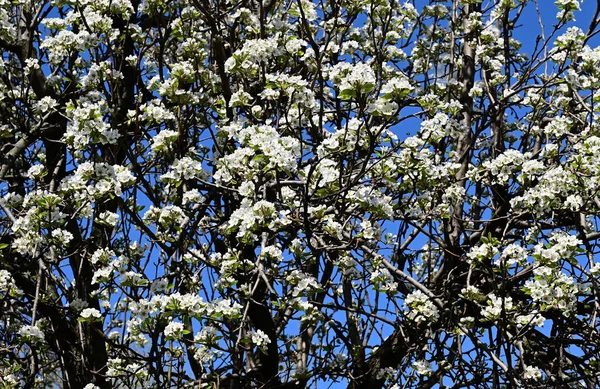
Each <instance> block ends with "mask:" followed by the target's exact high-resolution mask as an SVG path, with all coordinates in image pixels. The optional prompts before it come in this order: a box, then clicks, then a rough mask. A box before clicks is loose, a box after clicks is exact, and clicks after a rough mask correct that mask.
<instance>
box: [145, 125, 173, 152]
mask: <svg viewBox="0 0 600 389" xmlns="http://www.w3.org/2000/svg"><path fill="white" fill-rule="evenodd" d="M178 138H179V133H178V132H177V131H172V130H162V131H160V132H158V134H156V135H155V136H154V137H153V138H152V143H151V145H150V147H151V148H152V151H154V152H155V153H156V154H160V153H167V152H168V151H169V150H170V148H171V145H173V144H174V143H175V142H176V141H177V139H178Z"/></svg>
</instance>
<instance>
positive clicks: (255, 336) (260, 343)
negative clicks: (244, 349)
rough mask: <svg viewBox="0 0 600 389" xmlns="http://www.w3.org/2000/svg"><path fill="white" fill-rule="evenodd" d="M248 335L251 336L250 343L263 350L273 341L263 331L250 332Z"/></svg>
mask: <svg viewBox="0 0 600 389" xmlns="http://www.w3.org/2000/svg"><path fill="white" fill-rule="evenodd" d="M248 335H250V341H251V342H252V344H253V345H255V346H257V347H261V348H262V347H265V346H267V345H268V344H270V343H271V339H269V336H268V335H267V334H265V333H264V332H263V331H261V330H256V331H250V332H249V333H248Z"/></svg>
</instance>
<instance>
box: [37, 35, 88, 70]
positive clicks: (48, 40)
mask: <svg viewBox="0 0 600 389" xmlns="http://www.w3.org/2000/svg"><path fill="white" fill-rule="evenodd" d="M94 40H95V37H94V36H93V35H91V34H90V33H89V32H88V31H86V30H84V29H82V30H81V31H79V32H77V33H75V32H73V31H71V30H62V31H60V32H59V33H58V34H56V35H55V36H52V35H50V34H48V35H46V37H45V38H44V40H43V41H42V44H41V45H40V47H41V48H42V49H47V50H48V57H49V59H50V62H51V63H52V64H59V63H60V62H61V61H62V60H64V59H65V58H66V57H68V56H69V55H71V54H73V53H76V52H79V51H83V50H85V48H86V47H89V46H90V45H91V44H92V43H93V41H94Z"/></svg>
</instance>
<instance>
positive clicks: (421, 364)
mask: <svg viewBox="0 0 600 389" xmlns="http://www.w3.org/2000/svg"><path fill="white" fill-rule="evenodd" d="M412 366H413V369H414V370H415V372H416V373H417V374H420V375H430V374H431V373H432V372H433V370H432V369H431V363H429V362H427V361H426V360H424V359H420V360H418V361H414V362H413V364H412Z"/></svg>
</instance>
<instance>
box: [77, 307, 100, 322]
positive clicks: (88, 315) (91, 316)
mask: <svg viewBox="0 0 600 389" xmlns="http://www.w3.org/2000/svg"><path fill="white" fill-rule="evenodd" d="M79 316H80V317H81V318H83V319H85V320H96V319H100V318H102V314H101V313H100V311H98V310H97V309H96V308H85V309H84V310H83V311H81V313H80V314H79Z"/></svg>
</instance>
